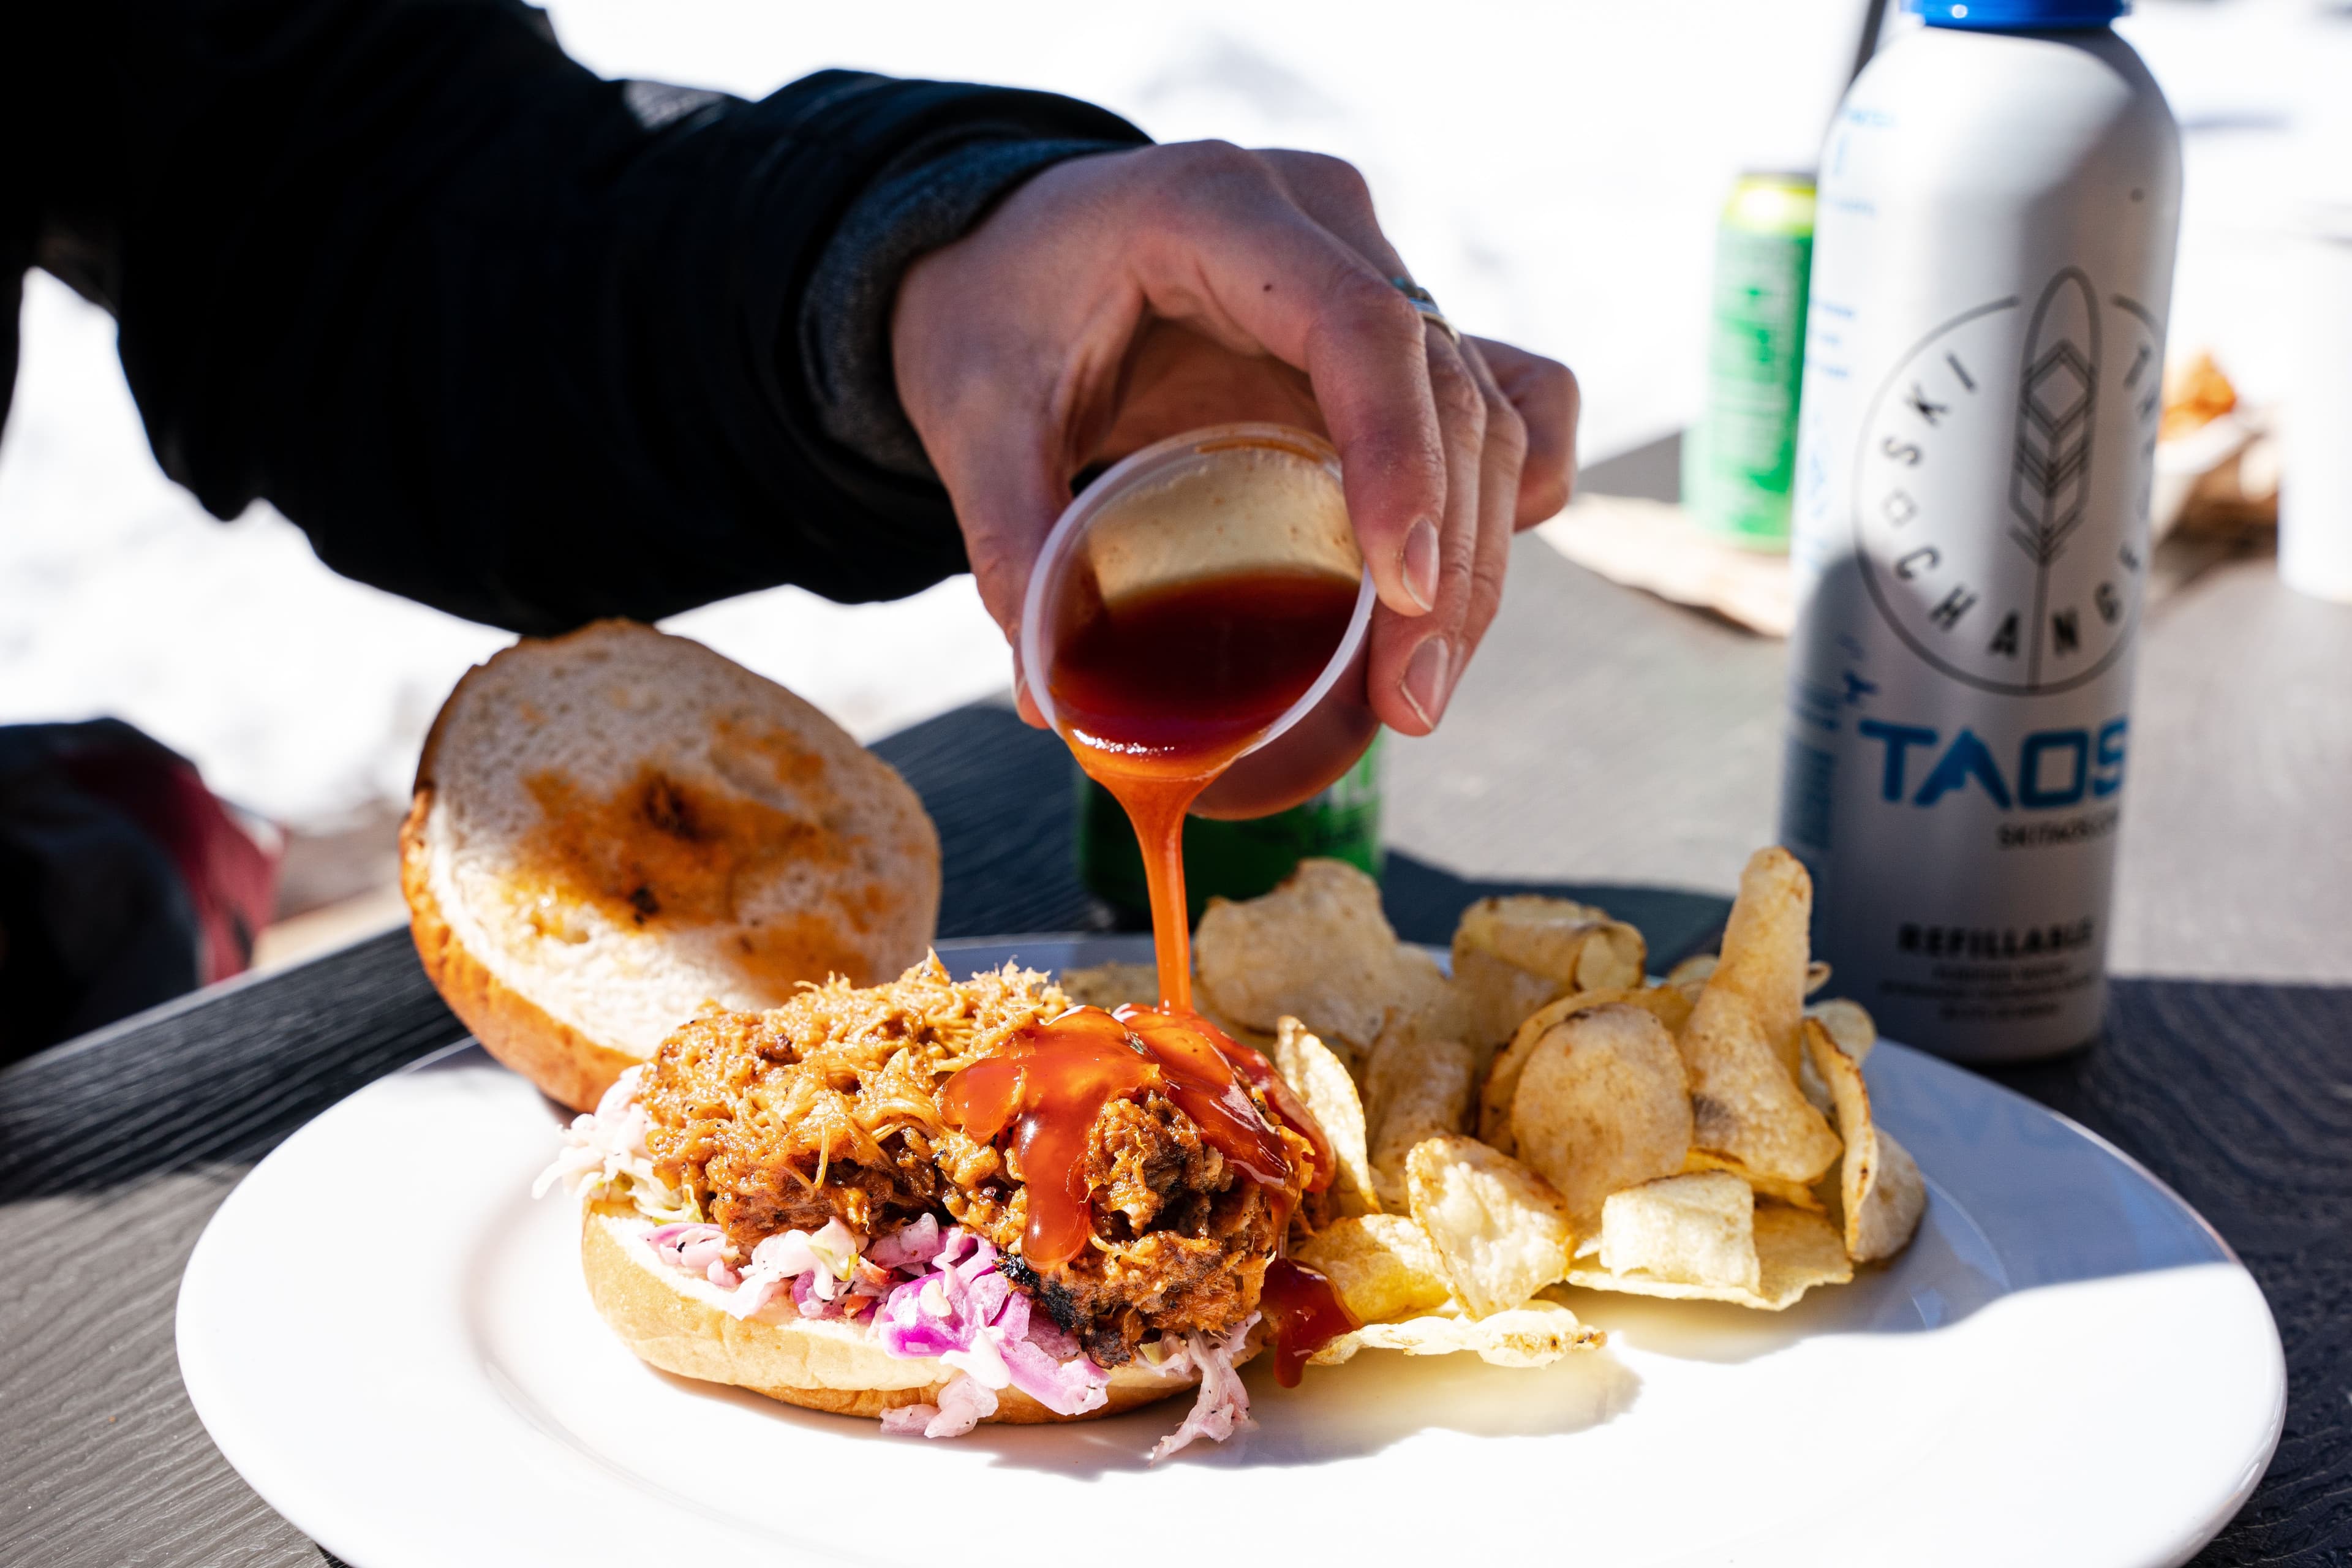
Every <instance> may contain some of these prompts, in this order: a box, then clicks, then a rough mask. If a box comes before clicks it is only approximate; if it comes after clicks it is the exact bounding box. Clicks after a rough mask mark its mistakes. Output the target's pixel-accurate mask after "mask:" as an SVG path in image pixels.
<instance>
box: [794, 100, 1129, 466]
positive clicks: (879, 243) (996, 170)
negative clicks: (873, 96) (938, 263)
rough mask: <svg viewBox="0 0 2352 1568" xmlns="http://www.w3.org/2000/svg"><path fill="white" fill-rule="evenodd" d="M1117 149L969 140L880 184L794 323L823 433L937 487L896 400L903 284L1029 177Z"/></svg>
mask: <svg viewBox="0 0 2352 1568" xmlns="http://www.w3.org/2000/svg"><path fill="white" fill-rule="evenodd" d="M1116 145H1117V144H1116V143H1112V142H1096V141H1084V140H1076V139H1058V140H1057V139H1043V138H1024V137H1017V136H993V137H992V136H985V135H982V136H980V137H978V138H977V139H975V138H974V137H973V136H972V135H971V133H969V132H967V133H965V134H964V136H963V139H962V140H961V141H960V142H958V143H957V144H956V145H953V146H951V147H948V148H946V149H944V150H942V151H940V152H938V153H936V154H934V155H932V156H929V157H925V156H921V155H920V153H918V154H917V155H916V156H914V157H913V158H912V159H908V158H904V157H902V159H901V160H900V161H899V163H898V164H897V165H894V167H893V169H892V170H891V171H890V172H888V173H887V174H886V175H885V176H884V177H883V178H881V179H879V180H877V181H876V182H875V184H874V185H873V186H872V187H871V188H870V189H869V190H868V191H867V192H866V195H863V196H861V197H860V198H859V199H858V201H857V203H856V205H853V206H852V207H851V209H850V211H849V212H848V213H847V214H846V215H845V216H844V218H843V220H842V222H841V225H840V226H839V227H838V228H837V229H836V230H835V235H834V237H833V239H832V240H831V241H830V242H829V243H828V244H827V246H826V247H825V249H824V254H823V256H822V258H820V260H819V263H818V266H817V268H816V271H815V273H814V275H813V277H812V279H811V282H810V286H809V289H808V291H807V293H806V295H805V296H804V297H803V305H802V310H801V313H800V319H799V333H798V337H799V343H798V348H799V353H800V358H801V363H802V369H803V374H805V376H806V379H807V381H808V384H809V386H810V388H811V390H812V392H813V394H814V399H815V403H816V407H817V412H818V416H819V418H820V421H821V422H822V424H823V426H824V430H825V433H826V434H827V435H828V436H830V437H833V438H834V439H835V441H838V442H839V443H841V444H842V445H843V446H845V447H848V448H849V449H850V450H851V451H853V452H856V454H857V455H859V456H860V457H862V458H866V460H867V461H869V462H871V463H873V464H875V465H876V466H877V467H879V468H885V469H887V470H889V471H891V472H894V473H898V474H901V475H904V476H906V477H908V478H914V479H936V477H937V476H936V474H935V473H934V472H933V469H932V467H931V462H930V459H929V455H928V454H927V453H926V452H925V450H924V447H923V444H922V441H921V437H919V434H918V433H917V429H916V426H915V425H914V423H913V422H912V421H911V420H910V419H909V417H908V411H907V409H906V407H905V405H903V403H902V401H901V398H900V396H899V391H898V378H897V371H896V326H895V323H896V321H897V319H898V297H899V294H900V289H901V284H902V282H903V280H904V279H905V277H906V276H907V274H908V270H909V269H910V268H913V267H914V266H915V265H916V264H918V263H919V261H920V260H921V259H922V258H925V257H926V256H928V255H930V254H932V253H934V252H936V251H938V250H939V249H940V248H941V247H946V246H950V245H952V244H954V243H956V242H957V241H958V240H960V239H961V238H962V237H964V236H965V235H967V234H969V233H970V232H971V230H972V229H974V228H975V227H976V226H979V225H980V224H981V223H982V222H983V221H984V220H985V219H986V217H987V216H988V214H989V213H990V212H991V211H992V210H993V209H994V208H995V207H996V206H997V205H999V204H1000V203H1001V202H1003V200H1004V198H1005V197H1006V196H1007V195H1010V194H1011V193H1013V192H1014V191H1016V190H1018V189H1019V188H1020V187H1021V186H1022V185H1023V184H1026V183H1027V182H1028V181H1030V180H1031V179H1033V178H1034V177H1035V176H1036V175H1037V174H1041V173H1043V172H1044V171H1045V170H1048V169H1050V168H1052V167H1054V166H1055V164H1057V163H1064V162H1066V161H1068V160H1069V159H1072V158H1076V157H1082V156H1085V155H1087V154H1088V153H1098V152H1102V151H1105V150H1107V149H1110V148H1113V147H1115V146H1116Z"/></svg>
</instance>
